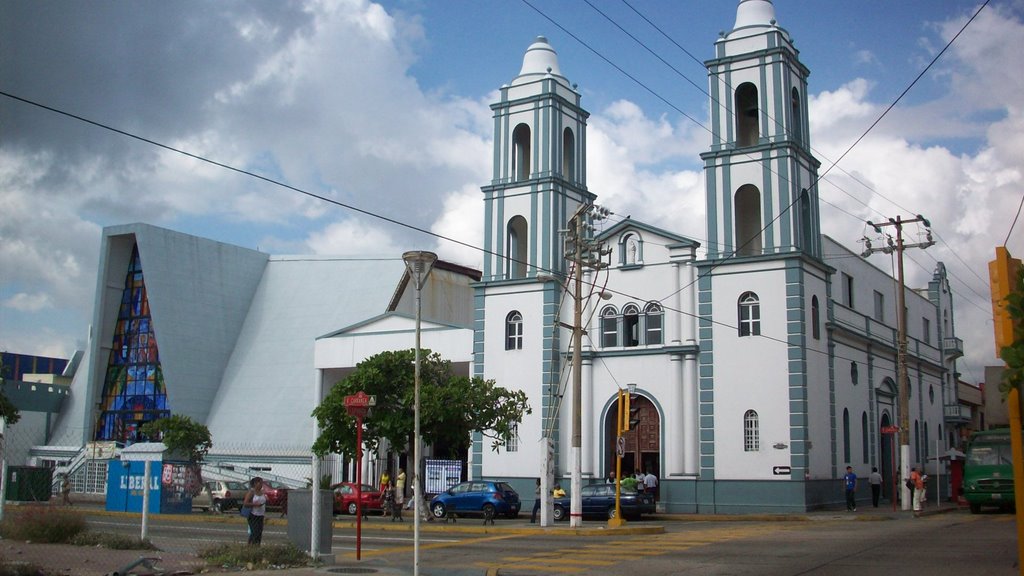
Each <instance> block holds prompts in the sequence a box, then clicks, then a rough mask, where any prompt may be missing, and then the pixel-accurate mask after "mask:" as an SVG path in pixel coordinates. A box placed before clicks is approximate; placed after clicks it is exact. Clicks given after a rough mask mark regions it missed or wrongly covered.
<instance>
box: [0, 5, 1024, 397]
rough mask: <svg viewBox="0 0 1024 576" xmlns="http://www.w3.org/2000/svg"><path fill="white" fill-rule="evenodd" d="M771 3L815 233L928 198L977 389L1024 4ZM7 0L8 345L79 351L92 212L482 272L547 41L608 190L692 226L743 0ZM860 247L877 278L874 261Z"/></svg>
mask: <svg viewBox="0 0 1024 576" xmlns="http://www.w3.org/2000/svg"><path fill="white" fill-rule="evenodd" d="M774 5H775V11H776V17H777V20H778V22H779V25H780V26H782V27H784V28H786V29H787V30H788V31H789V32H790V34H791V35H792V37H793V38H794V41H795V44H796V46H797V48H798V49H799V50H800V51H801V54H800V57H801V61H802V62H803V63H804V64H805V65H807V66H808V67H809V68H810V70H811V76H810V78H809V82H810V90H811V95H810V99H809V102H808V108H809V113H810V118H811V143H812V147H813V152H814V154H815V156H816V157H817V158H818V159H819V160H821V162H822V167H821V173H826V170H827V174H826V175H825V178H824V180H823V181H822V182H821V183H820V185H819V191H820V197H821V200H822V206H821V213H822V230H823V231H824V232H825V233H826V234H828V235H829V236H831V237H833V238H835V239H836V240H838V241H839V242H841V243H843V244H845V245H847V246H848V247H850V249H851V250H854V251H855V252H860V250H861V249H862V246H861V245H860V244H858V240H859V239H860V238H861V237H862V236H863V235H865V234H870V232H871V231H870V229H869V228H867V227H866V225H865V221H866V220H874V221H879V220H884V219H886V218H888V217H894V216H896V215H902V216H904V217H913V215H915V214H919V213H920V214H923V215H924V216H926V217H927V218H928V219H929V220H930V221H931V224H932V229H933V231H934V233H935V236H936V240H937V244H936V245H935V246H933V247H931V248H929V249H928V250H923V251H922V250H913V251H908V252H907V256H908V260H907V278H908V284H909V285H911V286H915V287H923V286H925V285H926V283H927V281H928V279H930V277H931V275H932V272H933V270H934V269H935V266H936V262H938V261H941V262H943V263H944V264H945V265H946V267H947V269H948V271H949V274H950V277H951V280H952V286H953V290H954V292H955V293H956V294H957V295H958V297H959V299H958V300H957V301H956V306H957V309H956V316H955V321H956V323H957V333H958V335H959V336H960V337H961V338H963V340H964V344H965V349H966V352H967V354H966V356H965V358H964V359H963V360H961V362H960V364H959V366H960V370H961V372H962V377H963V379H965V380H967V381H969V382H980V381H981V380H982V379H983V377H984V374H983V366H985V365H988V364H994V363H996V362H997V360H996V359H995V357H994V353H993V344H992V321H991V305H990V302H989V287H988V272H987V262H988V261H989V260H991V259H992V258H993V257H994V251H995V247H996V246H999V245H1002V244H1004V242H1005V243H1006V245H1007V246H1008V248H1009V250H1010V252H1011V253H1013V254H1016V255H1018V256H1024V222H1021V223H1018V224H1017V225H1016V226H1014V227H1013V228H1012V233H1011V226H1012V225H1013V222H1014V216H1015V215H1016V214H1017V212H1018V207H1019V205H1020V203H1021V198H1022V194H1024V186H1022V184H1024V183H1022V180H1024V174H1022V172H1024V166H1022V158H1024V117H1022V115H1024V74H1022V72H1024V70H1022V69H1021V64H1020V54H1019V51H1020V47H1021V46H1024V0H992V1H990V2H989V3H988V4H987V5H985V6H984V8H983V9H981V10H980V12H978V9H979V8H980V7H981V6H982V4H981V3H970V2H960V1H954V0H904V1H902V2H890V1H886V0H863V1H861V2H848V1H839V0H818V1H816V2H814V3H809V2H802V1H799V0H776V1H775V2H774ZM0 10H2V11H3V13H4V14H5V17H4V18H3V19H0V92H3V93H4V95H0V215H2V216H0V270H2V272H0V350H6V351H10V352H18V353H26V354H39V355H48V356H58V357H67V356H68V355H69V354H70V353H71V352H72V351H73V350H74V349H76V348H78V347H81V346H83V345H84V341H85V338H86V336H87V334H88V329H89V328H88V324H89V322H90V321H91V307H92V302H93V296H94V293H95V289H96V286H95V283H96V268H97V265H98V251H99V244H100V233H101V230H102V228H103V227H104V226H108V225H115V224H123V223H129V222H147V223H151V224H155V225H158V226H164V227H167V228H171V229H174V230H179V231H182V232H186V233H191V234H197V235H201V236H205V237H209V238H213V239H215V240H219V241H224V242H229V243H232V244H237V245H241V246H246V247H250V248H258V249H260V250H263V251H266V252H269V253H272V254H308V253H317V254H331V255H347V256H358V257H381V258H398V257H400V254H401V252H402V251H404V250H409V249H431V250H435V251H437V252H438V253H439V254H440V255H441V257H442V258H445V259H448V260H452V261H455V262H459V263H462V264H466V265H470V266H479V264H480V262H481V260H482V258H481V256H480V253H479V252H478V251H476V250H474V249H472V248H471V247H467V246H466V245H465V244H468V245H470V246H480V245H481V244H482V216H483V202H482V195H481V193H480V186H483V185H486V184H488V183H489V182H490V178H491V174H490V167H491V150H492V138H491V137H492V128H493V122H492V117H491V111H490V108H489V104H490V103H491V102H493V101H494V100H495V99H496V96H497V89H498V88H499V87H500V86H501V85H502V84H505V83H507V82H509V81H511V79H512V78H514V77H515V76H516V74H517V73H518V71H519V68H520V66H521V64H522V56H523V53H524V52H525V50H526V48H527V47H528V46H529V45H530V43H531V42H532V40H533V38H534V37H535V36H537V35H540V34H543V35H545V36H547V37H548V38H549V40H550V42H551V44H552V45H553V46H554V48H555V50H556V51H557V52H558V54H559V62H560V66H561V70H562V72H563V74H564V75H566V76H567V77H568V78H569V80H570V81H571V82H573V83H576V84H578V89H579V90H580V92H581V93H582V95H583V106H584V107H585V108H586V109H587V110H588V111H590V113H591V117H590V121H589V127H588V134H587V136H588V140H587V142H588V175H587V177H588V185H589V188H590V190H591V191H592V192H594V193H595V194H597V195H598V201H599V202H600V203H601V204H602V205H603V206H606V207H608V208H610V209H611V210H612V211H614V212H615V213H616V214H617V215H619V217H623V216H626V215H629V216H630V217H632V218H635V219H638V220H642V221H644V222H647V223H650V224H652V225H655V226H658V227H661V228H665V229H668V230H672V231H675V232H677V233H679V234H682V235H685V236H689V237H691V238H694V239H696V240H698V241H702V240H703V239H704V236H705V224H704V219H703V218H704V195H703V194H704V191H703V175H702V172H701V163H700V159H699V154H700V153H701V152H702V151H704V150H705V149H706V148H707V146H708V142H709V134H708V132H707V128H706V126H707V124H708V122H707V118H708V108H709V103H708V97H707V95H706V93H705V91H706V90H707V88H706V86H707V74H706V70H705V69H704V67H703V65H702V64H701V62H702V61H703V60H705V59H707V58H710V57H711V56H712V55H713V43H714V41H715V39H716V38H717V36H718V34H719V32H720V31H723V30H729V29H731V28H732V25H733V22H734V20H735V15H736V2H728V1H725V0H719V1H716V2H697V3H683V2H676V1H668V0H649V1H645V2H640V1H639V0H563V1H559V2H541V1H540V0H449V1H445V2H429V1H427V0H386V1H384V2H381V3H371V2H368V1H366V0H308V1H294V2H249V1H236V0H225V1H219V2H200V1H174V2H130V1H126V0H110V1H106V2H82V1H71V0H49V1H38V2H27V1H23V0H0ZM976 12H978V14H977V16H976V17H975V18H974V20H973V21H971V23H970V25H969V26H967V28H966V29H964V30H963V31H962V32H961V29H963V28H964V25H965V24H966V23H967V22H968V20H969V19H970V18H971V17H972V16H974V15H975V13H976ZM957 34H959V36H958V37H957V38H956V41H955V42H953V43H952V45H951V46H950V47H949V49H948V50H946V51H945V52H944V53H942V55H941V57H940V58H939V59H938V60H937V61H936V62H935V64H934V65H932V66H931V68H930V69H928V71H927V73H925V74H924V75H923V76H922V77H921V78H920V79H919V80H917V81H916V83H915V78H917V77H918V75H919V74H921V72H922V71H923V70H925V68H926V67H927V66H929V63H930V62H931V61H932V60H933V59H934V58H935V56H936V55H937V54H939V53H940V51H942V50H943V49H944V47H945V46H946V45H947V43H949V41H950V40H951V39H952V38H954V37H955V36H957ZM912 83H913V87H912V88H911V89H910V90H909V91H908V92H907V93H906V94H905V95H904V96H902V98H901V99H900V101H899V103H898V104H897V105H896V106H895V107H894V108H893V109H892V110H891V111H889V112H888V113H887V114H886V115H885V117H884V118H883V119H882V120H881V121H880V122H878V123H877V125H875V127H874V128H872V129H871V130H870V131H868V129H869V127H871V126H872V124H873V123H875V122H876V120H878V118H879V117H880V116H881V115H882V114H883V112H885V110H886V109H887V108H888V107H889V106H890V105H892V104H893V102H895V101H896V100H897V98H900V96H901V94H902V93H903V92H904V91H905V90H907V88H908V87H909V86H911V84H912ZM26 100H27V101H29V102H26ZM33 103H34V104H33ZM35 104H40V105H42V106H45V107H47V108H49V109H47V108H43V107H40V106H37V105H35ZM55 110H56V111H60V112H64V113H66V114H71V115H74V116H78V117H80V118H84V119H87V120H89V121H92V122H95V123H98V124H102V125H106V126H110V127H114V128H116V129H118V130H121V131H123V132H127V133H130V134H133V135H136V136H139V137H141V138H144V139H147V140H151V141H153V142H157V143H160V144H163V145H165V146H168V147H171V148H176V149H180V150H184V151H187V152H189V153H190V154H193V155H196V156H201V157H204V158H210V159H212V160H215V161H217V162H219V163H222V164H226V165H229V166H232V167H235V168H238V169H241V170H245V171H249V172H252V173H255V174H259V175H261V176H264V177H266V178H270V179H273V180H277V181H280V182H283V183H286V184H288V185H289V186H292V187H294V188H297V189H300V190H302V191H304V192H306V193H307V194H302V193H299V192H296V191H294V190H290V189H286V188H282V187H279V186H275V185H273V184H271V183H268V182H266V181H264V180H260V179H257V178H253V177H251V176H246V175H244V174H240V173H238V172H236V171H231V170H227V169H224V168H221V167H217V166H213V165H210V164H207V163H204V162H201V161H199V160H196V159H194V158H190V157H187V156H183V155H181V154H178V153H176V152H173V151H170V150H168V149H166V148H161V147H159V146H155V145H153V144H150V143H146V142H142V141H140V140H138V139H133V138H130V137H127V136H125V135H123V134H118V133H115V132H112V131H109V130H105V129H103V128H101V127H98V126H96V125H94V124H90V123H88V122H85V121H82V120H81V119H75V118H72V117H70V116H68V115H66V114H61V113H58V112H56V111H55ZM865 132H867V134H866V136H864V137H863V139H862V140H861V141H860V142H859V143H858V144H857V145H856V146H854V147H853V148H852V149H851V148H850V147H851V145H853V143H854V142H856V141H857V139H858V138H860V137H861V136H862V135H864V134H865ZM844 154H845V155H844ZM840 158H842V160H841V161H840V163H839V164H838V165H837V166H835V167H832V164H833V163H834V162H835V161H836V160H839V159H840ZM325 199H326V200H325ZM343 205H344V206H352V207H356V208H358V209H359V210H361V211H364V212H359V211H353V210H351V209H347V208H345V207H344V206H343ZM366 213H371V214H379V215H382V216H384V217H386V218H387V219H389V220H391V221H394V222H400V223H403V224H406V225H408V226H400V225H396V224H394V223H392V222H389V221H386V220H383V219H380V218H374V217H372V216H368V215H367V214H366ZM416 229H420V230H429V231H431V232H433V233H434V234H436V235H438V236H431V235H428V234H424V233H422V232H418V231H416ZM908 231H909V232H910V233H914V232H916V229H914V230H908ZM439 236H440V237H443V238H439ZM444 238H451V239H455V240H458V241H459V242H461V243H463V244H458V243H452V242H450V241H447V240H445V239H444ZM912 239H913V238H912ZM912 239H911V240H912ZM872 263H873V264H875V265H876V266H878V267H879V268H882V269H883V270H887V271H888V270H890V262H889V260H888V259H887V258H885V257H884V256H882V255H878V256H873V257H872Z"/></svg>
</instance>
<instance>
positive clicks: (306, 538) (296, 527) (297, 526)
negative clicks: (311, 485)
mask: <svg viewBox="0 0 1024 576" xmlns="http://www.w3.org/2000/svg"><path fill="white" fill-rule="evenodd" d="M333 529H334V493H333V492H331V491H330V490H321V491H320V553H321V554H330V553H331V539H332V536H333V534H332V531H333ZM312 530H313V490H311V489H304V490H289V491H288V540H289V541H290V542H291V543H292V544H294V545H295V547H296V548H298V549H299V550H309V549H311V548H312V546H310V543H311V542H312V538H311V537H312V535H313V534H312Z"/></svg>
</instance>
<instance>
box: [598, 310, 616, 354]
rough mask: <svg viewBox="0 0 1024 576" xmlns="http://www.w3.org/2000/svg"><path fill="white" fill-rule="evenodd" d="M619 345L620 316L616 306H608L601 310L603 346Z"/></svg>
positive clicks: (612, 346)
mask: <svg viewBox="0 0 1024 576" xmlns="http://www.w3.org/2000/svg"><path fill="white" fill-rule="evenodd" d="M618 345H619V318H618V315H617V314H616V313H615V308H614V307H612V306H608V307H607V308H605V309H604V310H602V311H601V346H603V347H604V348H614V347H615V346H618Z"/></svg>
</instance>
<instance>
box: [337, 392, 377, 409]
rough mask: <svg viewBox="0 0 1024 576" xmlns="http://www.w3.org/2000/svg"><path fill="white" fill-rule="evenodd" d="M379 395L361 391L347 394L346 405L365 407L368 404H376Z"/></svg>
mask: <svg viewBox="0 0 1024 576" xmlns="http://www.w3.org/2000/svg"><path fill="white" fill-rule="evenodd" d="M376 405H377V397H376V396H369V395H367V394H366V392H363V391H359V392H356V393H355V394H352V395H350V396H345V407H346V408H349V407H352V408H365V407H367V406H376Z"/></svg>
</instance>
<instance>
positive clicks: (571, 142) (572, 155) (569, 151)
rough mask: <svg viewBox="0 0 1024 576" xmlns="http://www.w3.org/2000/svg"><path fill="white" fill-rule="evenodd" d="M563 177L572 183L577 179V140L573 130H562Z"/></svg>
mask: <svg viewBox="0 0 1024 576" xmlns="http://www.w3.org/2000/svg"><path fill="white" fill-rule="evenodd" d="M562 176H563V177H565V179H566V180H569V181H570V182H571V181H573V180H575V177H576V138H575V136H573V134H572V130H570V129H568V128H566V129H565V130H562Z"/></svg>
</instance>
